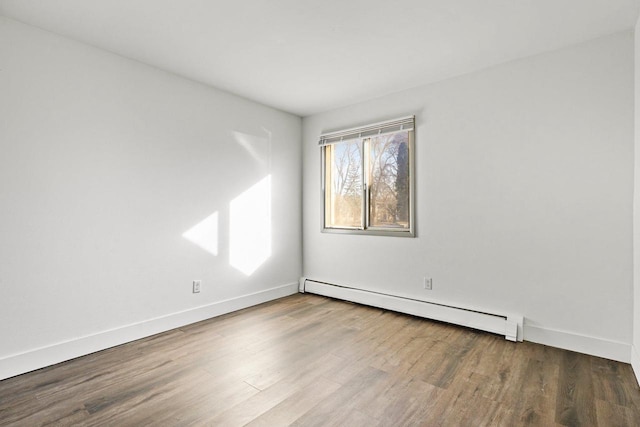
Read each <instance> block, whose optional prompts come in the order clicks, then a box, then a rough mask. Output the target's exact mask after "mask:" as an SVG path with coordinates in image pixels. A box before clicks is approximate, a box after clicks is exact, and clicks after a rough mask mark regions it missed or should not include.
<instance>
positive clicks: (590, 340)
mask: <svg viewBox="0 0 640 427" xmlns="http://www.w3.org/2000/svg"><path fill="white" fill-rule="evenodd" d="M524 340H525V341H531V342H535V343H538V344H544V345H548V346H551V347H558V348H562V349H565V350H571V351H577V352H578V353H584V354H589V355H591V356H597V357H604V358H605V359H611V360H617V361H618V362H624V363H630V362H631V360H630V355H631V345H630V344H626V343H623V342H618V341H611V340H607V339H604V338H597V337H592V336H588V335H580V334H576V333H573V332H567V331H559V330H555V329H549V328H543V327H540V326H533V325H527V324H526V323H525V325H524ZM638 366H639V367H640V364H639V365H638Z"/></svg>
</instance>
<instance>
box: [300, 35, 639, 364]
mask: <svg viewBox="0 0 640 427" xmlns="http://www.w3.org/2000/svg"><path fill="white" fill-rule="evenodd" d="M363 72H366V67H363ZM407 114H415V115H416V123H417V130H416V169H415V170H416V181H417V189H416V194H417V197H416V199H417V207H416V217H417V220H416V225H417V233H418V237H417V238H415V239H409V238H390V237H377V236H349V235H338V234H323V233H321V232H320V224H321V219H320V214H321V207H320V201H321V197H320V182H319V178H320V157H319V155H320V151H319V149H318V147H317V145H316V144H317V137H318V135H320V134H321V133H323V132H327V131H332V130H339V129H341V128H347V127H353V126H357V125H361V124H366V123H368V122H376V121H380V120H384V119H391V118H395V117H400V116H404V115H407ZM303 144H304V148H303V156H304V161H303V165H304V169H303V170H304V172H303V179H304V185H303V194H304V196H303V219H304V220H303V223H304V227H303V241H304V256H303V274H304V275H305V276H306V277H308V278H311V279H316V280H321V281H326V282H329V283H336V284H344V285H349V286H354V287H357V288H361V289H367V290H374V291H380V292H385V293H392V294H396V295H401V296H408V297H411V298H418V299H424V300H432V301H439V302H444V303H449V304H454V305H462V306H467V307H476V308H480V309H483V310H489V311H493V312H498V313H500V312H509V313H514V314H521V315H524V316H525V340H531V341H537V342H542V343H546V344H550V345H554V346H558V347H564V348H571V349H574V350H578V351H583V352H586V353H591V354H598V355H603V356H606V357H610V358H614V359H618V360H626V361H628V360H629V354H630V344H631V334H632V330H631V325H632V237H631V236H632V193H633V36H632V34H631V32H625V33H620V34H615V35H611V36H608V37H605V38H601V39H597V40H593V41H589V42H587V43H583V44H579V45H576V46H573V47H569V48H566V49H562V50H559V51H554V52H551V53H547V54H543V55H539V56H535V57H530V58H527V59H523V60H519V61H516V62H511V63H507V64H503V65H500V66H497V67H494V68H491V69H487V70H484V71H481V72H476V73H473V74H469V75H464V76H461V77H458V78H454V79H450V80H447V81H443V82H439V83H436V84H432V85H428V86H424V87H420V88H416V89H412V90H407V91H405V92H402V93H397V94H393V95H389V96H385V97H382V98H379V99H375V100H372V101H370V102H365V103H361V104H358V105H354V106H350V107H346V108H342V109H338V110H335V111H330V112H326V113H323V114H318V115H313V116H310V117H307V118H305V119H304V120H303ZM423 276H429V277H433V286H434V289H433V291H425V290H423V289H422V278H423Z"/></svg>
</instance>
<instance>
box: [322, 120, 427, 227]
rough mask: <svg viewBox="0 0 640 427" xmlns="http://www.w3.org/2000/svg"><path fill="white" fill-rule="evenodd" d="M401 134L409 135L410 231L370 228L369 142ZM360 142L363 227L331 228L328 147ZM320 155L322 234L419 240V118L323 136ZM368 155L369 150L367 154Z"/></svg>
mask: <svg viewBox="0 0 640 427" xmlns="http://www.w3.org/2000/svg"><path fill="white" fill-rule="evenodd" d="M397 132H408V150H409V156H408V163H409V165H408V169H409V170H408V175H409V176H408V183H409V207H408V210H409V212H408V213H409V227H408V228H395V227H394V228H392V227H375V226H370V225H369V221H370V218H369V213H370V207H369V200H370V197H371V196H370V190H371V183H370V182H369V179H370V178H369V173H368V170H369V166H368V155H367V154H365V147H366V146H367V144H366V143H365V140H369V139H370V138H372V137H376V136H380V135H385V134H392V133H397ZM353 140H359V143H360V144H361V147H362V150H363V151H362V153H363V155H362V166H361V168H362V169H361V170H362V179H363V183H362V184H363V191H362V204H363V210H362V212H363V218H362V224H363V226H362V227H358V228H352V227H328V226H327V222H328V221H327V208H328V202H327V200H328V196H329V195H328V193H327V191H328V189H327V188H326V187H327V185H326V180H327V176H326V167H327V165H326V161H327V158H326V147H327V146H328V145H332V144H339V143H342V142H347V141H353ZM319 146H320V152H321V166H320V167H321V182H322V184H321V197H322V203H321V206H322V215H321V220H322V224H321V231H322V232H323V233H338V234H363V235H376V236H396V237H415V235H416V233H415V215H414V210H415V204H414V199H415V197H414V194H415V166H414V150H415V116H407V117H401V118H398V119H393V120H388V121H384V122H379V123H372V124H369V125H365V126H360V127H356V128H351V129H344V130H340V131H335V132H330V133H325V134H322V135H320V141H319ZM367 152H368V150H367Z"/></svg>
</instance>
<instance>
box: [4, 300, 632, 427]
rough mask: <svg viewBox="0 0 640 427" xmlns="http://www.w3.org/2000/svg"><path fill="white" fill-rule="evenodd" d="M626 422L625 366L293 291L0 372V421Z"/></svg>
mask: <svg viewBox="0 0 640 427" xmlns="http://www.w3.org/2000/svg"><path fill="white" fill-rule="evenodd" d="M40 425H56V426H68V425H82V426H104V425H117V426H119V427H120V426H136V427H138V426H146V425H149V426H158V425H161V426H165V425H167V426H206V425H229V426H240V425H251V426H254V427H255V426H286V425H299V426H349V427H352V426H367V427H368V426H376V425H380V426H420V425H424V426H509V427H512V426H541V427H548V426H590V427H591V426H593V427H597V426H618V425H620V426H636V425H640V391H639V389H638V385H637V383H636V381H635V377H634V375H633V372H632V370H631V367H630V365H628V364H623V363H618V362H614V361H610V360H606V359H601V358H596V357H591V356H587V355H583V354H578V353H572V352H568V351H564V350H560V349H555V348H551V347H546V346H543V345H538V344H533V343H528V342H525V343H512V342H509V341H506V340H504V338H502V337H498V336H495V335H492V334H488V333H484V332H478V331H474V330H471V329H466V328H461V327H458V326H453V325H448V324H445V323H440V322H432V321H429V320H425V319H420V318H417V317H412V316H407V315H403V314H399V313H394V312H390V311H387V310H382V309H378V308H372V307H365V306H360V305H357V304H352V303H347V302H343V301H337V300H333V299H330V298H325V297H319V296H315V295H308V294H298V295H294V296H291V297H287V298H283V299H280V300H277V301H272V302H269V303H266V304H262V305H259V306H256V307H252V308H249V309H245V310H241V311H238V312H235V313H229V314H227V315H224V316H220V317H217V318H214V319H210V320H207V321H203V322H198V323H196V324H193V325H189V326H185V327H182V328H178V329H175V330H172V331H167V332H165V333H162V334H158V335H154V336H152V337H148V338H145V339H142V340H138V341H135V342H131V343H128V344H124V345H121V346H118V347H114V348H110V349H107V350H105V351H101V352H98V353H94V354H90V355H87V356H84V357H81V358H78V359H74V360H71V361H68V362H64V363H61V364H58V365H54V366H50V367H48V368H44V369H41V370H38V371H34V372H31V373H28V374H24V375H20V376H18V377H14V378H10V379H7V380H4V381H0V426H29V427H31V426H40Z"/></svg>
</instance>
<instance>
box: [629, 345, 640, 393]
mask: <svg viewBox="0 0 640 427" xmlns="http://www.w3.org/2000/svg"><path fill="white" fill-rule="evenodd" d="M631 367H632V368H633V373H634V374H635V375H636V381H637V382H638V384H640V352H638V348H637V347H636V346H635V345H632V346H631Z"/></svg>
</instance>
